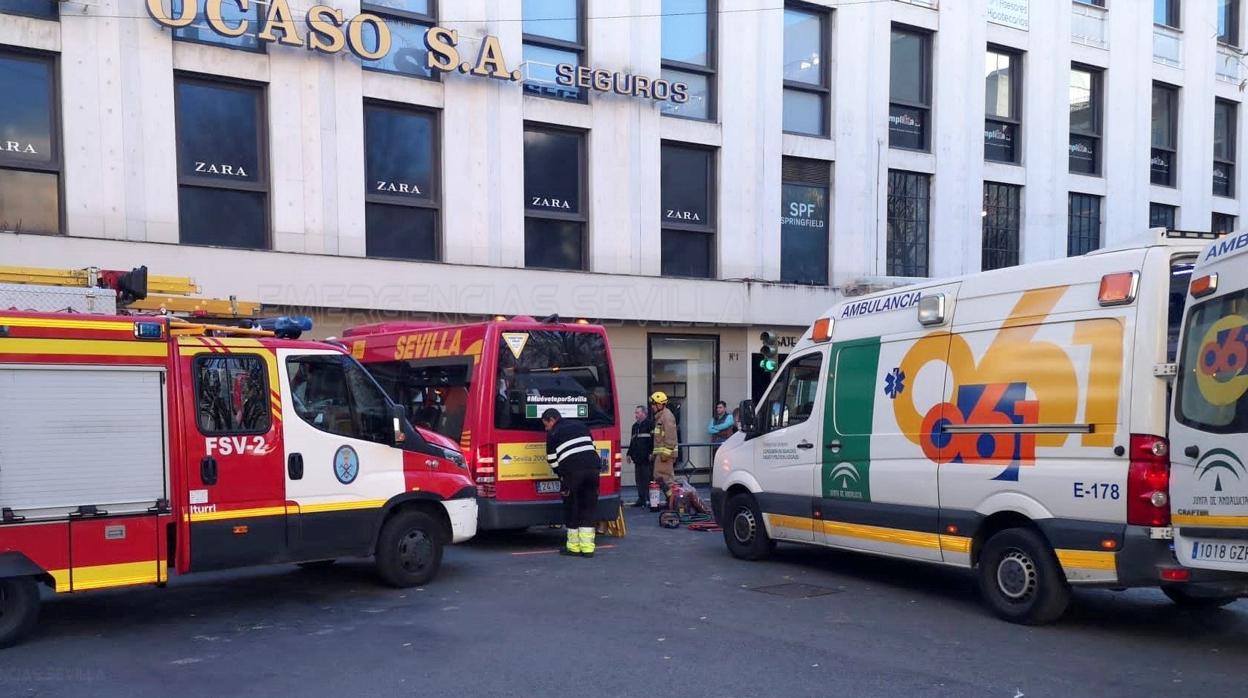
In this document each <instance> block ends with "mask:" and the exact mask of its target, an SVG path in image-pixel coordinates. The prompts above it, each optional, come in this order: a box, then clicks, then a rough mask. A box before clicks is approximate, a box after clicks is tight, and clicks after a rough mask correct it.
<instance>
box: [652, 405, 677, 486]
mask: <svg viewBox="0 0 1248 698" xmlns="http://www.w3.org/2000/svg"><path fill="white" fill-rule="evenodd" d="M650 409H651V410H652V411H653V412H654V454H653V457H654V479H656V480H658V481H659V485H660V486H662V487H663V489H664V490H667V489H669V488H670V487H671V486H672V483H673V482H675V481H676V450H677V448H678V447H679V446H680V443H679V439H678V438H677V434H676V416H675V415H673V414H672V411H671V410H670V409H668V407H667V393H665V392H663V391H661V390H660V391H657V392H655V393H654V394H653V395H651V396H650Z"/></svg>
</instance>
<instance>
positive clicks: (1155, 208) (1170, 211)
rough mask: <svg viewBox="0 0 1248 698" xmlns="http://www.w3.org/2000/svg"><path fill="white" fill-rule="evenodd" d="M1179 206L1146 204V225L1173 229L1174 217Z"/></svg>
mask: <svg viewBox="0 0 1248 698" xmlns="http://www.w3.org/2000/svg"><path fill="white" fill-rule="evenodd" d="M1178 213H1179V207H1178V206H1170V205H1168V204H1149V205H1148V227H1150V228H1165V229H1166V230H1174V219H1175V218H1176V217H1177V216H1178Z"/></svg>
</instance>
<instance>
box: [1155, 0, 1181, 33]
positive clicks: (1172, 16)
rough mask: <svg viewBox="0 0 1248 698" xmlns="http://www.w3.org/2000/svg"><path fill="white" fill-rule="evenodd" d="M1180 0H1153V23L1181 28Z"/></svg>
mask: <svg viewBox="0 0 1248 698" xmlns="http://www.w3.org/2000/svg"><path fill="white" fill-rule="evenodd" d="M1179 21H1180V20H1179V0H1153V24H1161V25H1164V26H1167V27H1174V28H1175V29H1178V28H1179V26H1180V25H1179Z"/></svg>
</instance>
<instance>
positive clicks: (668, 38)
mask: <svg viewBox="0 0 1248 698" xmlns="http://www.w3.org/2000/svg"><path fill="white" fill-rule="evenodd" d="M715 2H716V0H663V70H662V76H663V79H664V80H667V81H668V82H671V83H678V82H683V83H685V84H686V85H688V86H689V101H687V102H685V103H683V104H677V103H676V102H672V101H663V102H659V111H660V112H662V113H663V114H666V115H668V116H682V117H685V118H687V119H702V120H704V121H709V120H711V119H714V118H715V94H716V91H715V58H716V54H715V20H716V18H717V14H716V12H715Z"/></svg>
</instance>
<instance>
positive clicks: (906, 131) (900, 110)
mask: <svg viewBox="0 0 1248 698" xmlns="http://www.w3.org/2000/svg"><path fill="white" fill-rule="evenodd" d="M931 49H932V37H931V35H930V34H927V33H924V32H920V31H916V30H913V29H904V28H901V27H899V26H898V25H893V35H892V50H891V59H890V60H891V62H890V63H889V77H888V94H889V105H888V145H889V147H890V148H907V149H910V150H927V149H928V136H929V134H928V131H929V130H930V128H929V126H930V119H931V111H932V50H931Z"/></svg>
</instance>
